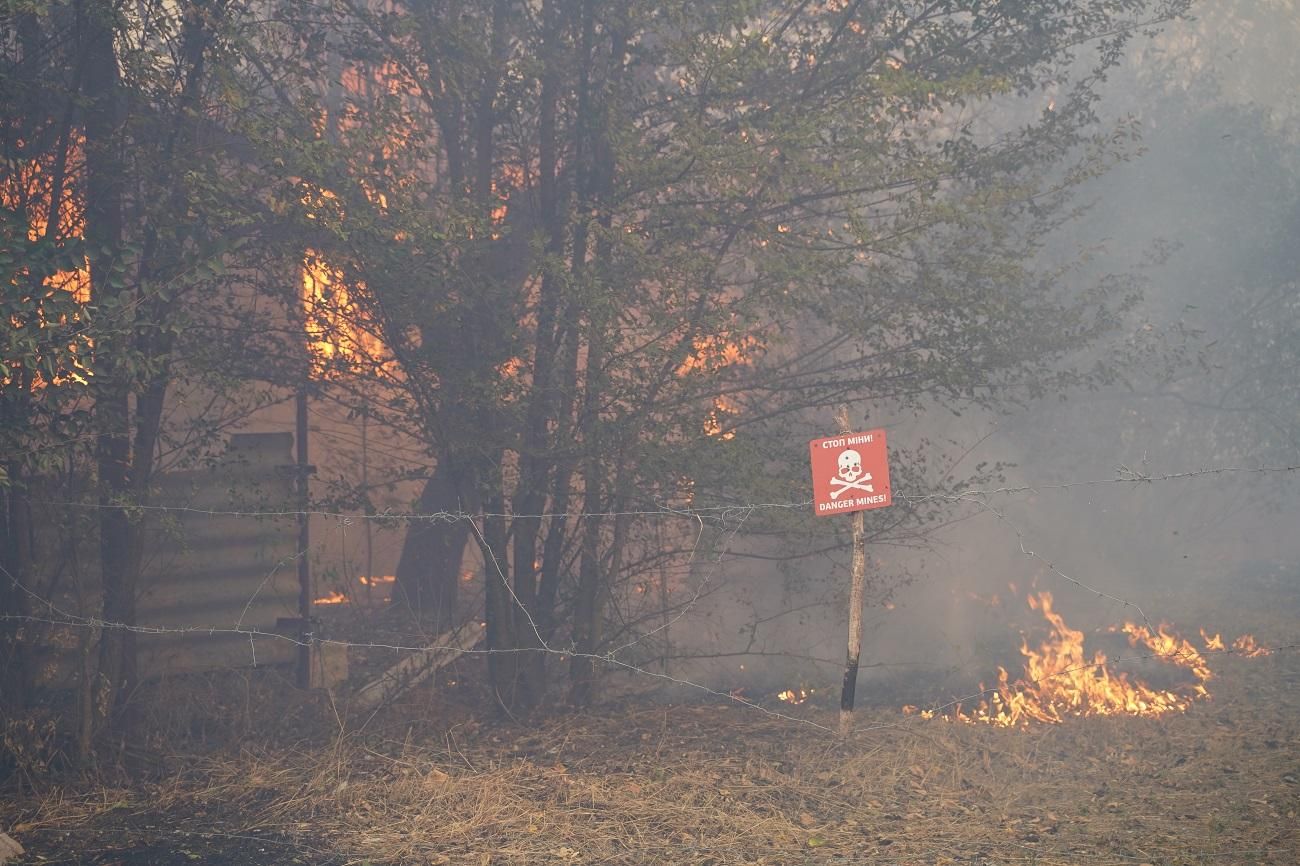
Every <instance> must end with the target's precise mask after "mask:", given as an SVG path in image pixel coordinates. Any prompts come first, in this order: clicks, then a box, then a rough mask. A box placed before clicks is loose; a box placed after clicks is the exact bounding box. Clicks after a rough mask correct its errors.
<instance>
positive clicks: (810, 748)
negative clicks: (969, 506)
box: [15, 654, 1300, 866]
mask: <svg viewBox="0 0 1300 866" xmlns="http://www.w3.org/2000/svg"><path fill="white" fill-rule="evenodd" d="M1219 667H1220V669H1221V671H1222V676H1221V678H1220V680H1219V689H1218V695H1217V696H1216V699H1215V700H1214V702H1212V703H1207V704H1200V705H1198V706H1196V707H1195V708H1194V709H1193V710H1192V711H1191V712H1189V713H1188V714H1187V715H1183V716H1175V717H1171V718H1166V719H1161V720H1157V721H1150V720H1140V719H1087V720H1079V721H1075V722H1071V723H1068V724H1065V725H1060V726H1054V727H1038V728H1034V729H1031V730H1027V731H1018V730H1000V729H992V728H982V727H974V726H966V725H953V724H950V723H946V722H942V721H937V720H934V721H929V722H926V721H922V720H919V719H916V718H905V717H902V716H900V715H898V714H897V713H894V712H892V711H890V712H885V711H881V712H875V713H866V714H863V717H862V718H861V720H860V721H861V724H862V727H863V730H860V731H859V732H858V733H857V734H855V735H854V736H852V737H851V738H850V739H849V740H848V741H839V740H836V739H834V738H831V737H829V736H827V735H826V734H824V733H823V732H821V731H818V730H817V729H815V728H813V727H811V726H807V725H802V724H799V723H798V722H791V721H785V720H781V719H774V718H771V717H767V716H764V715H762V714H759V713H757V712H756V711H754V710H749V709H745V708H740V707H734V706H731V707H729V706H694V707H668V706H640V707H637V708H634V709H631V710H627V709H624V710H621V711H620V710H608V711H606V712H604V713H602V714H597V715H586V716H583V715H570V716H565V717H560V718H556V719H552V720H550V721H549V722H547V723H545V724H542V725H540V726H539V727H538V728H535V729H532V730H524V729H522V728H518V727H509V728H506V727H492V726H480V725H477V724H474V723H467V724H464V725H461V726H459V727H458V728H456V729H453V730H449V731H446V732H445V733H444V736H443V737H442V738H441V740H440V741H438V742H430V741H428V740H427V739H426V740H425V741H423V742H415V741H407V742H388V741H382V740H377V739H376V738H373V737H371V738H369V739H366V738H362V737H359V736H347V737H340V738H337V739H335V740H334V741H333V743H331V744H329V745H328V746H326V747H324V748H322V749H320V750H317V751H305V750H295V751H284V752H276V753H251V752H244V753H242V754H240V755H237V756H234V757H225V758H220V759H212V760H209V761H207V762H205V763H203V764H200V765H195V766H192V767H190V768H188V769H187V770H186V771H185V772H183V773H178V774H176V775H175V776H173V777H172V778H170V779H169V780H167V781H166V782H165V783H162V784H158V785H156V786H153V787H150V788H148V789H142V788H134V789H121V790H106V791H101V792H99V793H98V794H96V795H95V796H94V797H81V798H58V797H55V796H51V797H50V798H48V799H47V800H46V801H45V802H43V803H40V804H28V808H27V810H26V816H25V817H24V818H20V819H19V820H20V821H21V823H20V825H19V826H18V827H17V828H15V832H18V833H20V834H21V835H25V836H26V837H27V838H28V839H32V840H38V839H39V838H40V832H39V831H40V830H41V829H42V828H46V829H49V828H53V827H55V826H57V827H59V828H61V829H66V828H68V827H70V826H77V825H86V826H90V825H94V824H95V823H96V822H99V824H100V825H101V826H102V825H103V824H104V823H105V822H116V824H117V825H118V826H128V825H130V824H131V823H132V820H131V819H132V818H134V819H140V818H142V817H148V816H155V817H156V816H173V817H174V819H175V820H178V821H187V822H189V823H191V824H192V825H195V826H198V827H202V826H203V825H204V821H205V820H206V819H207V816H213V815H220V816H222V817H223V821H225V822H226V823H225V826H230V824H229V821H230V816H232V815H233V816H238V821H237V829H238V831H239V832H240V833H244V834H252V833H262V834H272V835H274V836H275V837H276V838H279V839H283V840H288V841H291V842H295V843H301V845H302V846H303V847H302V848H301V849H300V850H322V849H323V850H330V851H334V852H341V853H342V854H343V855H344V857H345V858H346V860H347V861H348V862H353V863H365V862H370V863H375V864H379V863H385V864H387V863H402V864H435V863H466V864H479V866H481V864H488V863H492V864H507V863H517V864H524V863H575V864H577V863H582V864H597V863H599V864H642V863H681V864H714V866H724V864H741V863H768V864H787V863H899V864H956V863H963V864H971V863H985V864H993V863H1034V864H1044V866H1046V864H1061V866H1065V864H1116V866H1119V864H1125V866H1134V864H1140V863H1150V864H1161V866H1176V864H1211V863H1214V864H1218V863H1231V864H1277V866H1282V864H1294V863H1296V862H1300V833H1298V831H1297V827H1298V826H1300V821H1297V813H1298V812H1300V698H1298V695H1297V691H1298V690H1297V689H1296V685H1297V683H1298V682H1300V659H1298V658H1297V657H1296V656H1295V655H1293V654H1289V655H1281V656H1276V657H1273V658H1270V659H1266V660H1257V661H1247V660H1242V659H1224V660H1223V661H1222V662H1221V663H1220V665H1219ZM800 712H802V713H804V714H806V715H807V717H808V718H809V719H815V720H817V721H819V722H822V723H828V722H830V721H831V715H830V713H829V712H828V711H826V710H819V709H817V708H800ZM31 847H32V848H33V849H34V850H35V849H37V848H38V847H39V846H38V845H36V844H33V845H32V846H31ZM124 862H129V861H124ZM267 862H282V861H280V860H273V861H267ZM305 862H314V861H312V860H311V859H308V860H307V861H305Z"/></svg>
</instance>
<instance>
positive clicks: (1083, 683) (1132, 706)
mask: <svg viewBox="0 0 1300 866" xmlns="http://www.w3.org/2000/svg"><path fill="white" fill-rule="evenodd" d="M1012 588H1013V589H1014V585H1013V586H1012ZM1028 602H1029V607H1030V608H1031V609H1033V610H1037V611H1041V612H1042V614H1043V617H1044V618H1045V619H1046V620H1047V621H1048V623H1050V624H1051V627H1052V631H1051V634H1050V635H1049V636H1048V638H1047V640H1045V641H1043V643H1042V644H1040V645H1039V647H1038V648H1037V649H1031V648H1030V646H1029V642H1028V641H1027V640H1024V641H1021V644H1020V652H1021V654H1022V655H1023V656H1024V657H1025V668H1024V674H1023V675H1022V676H1021V677H1020V678H1019V679H1017V680H1016V681H1015V682H1011V678H1010V675H1009V674H1008V673H1007V671H1006V669H1005V668H1001V667H999V668H998V684H997V686H996V687H995V688H993V689H985V687H984V684H983V683H981V684H980V691H981V692H991V694H990V696H989V698H988V699H987V700H986V699H981V700H980V701H979V703H978V704H977V705H976V706H975V707H974V708H973V709H972V710H971V711H969V712H967V711H965V710H964V709H963V708H962V706H961V705H960V704H957V705H956V706H955V707H954V709H953V710H952V712H951V713H950V714H949V713H940V712H937V711H935V710H922V709H918V708H917V707H915V706H912V705H910V704H909V705H907V706H904V707H903V712H904V713H907V714H917V715H920V717H921V718H923V719H931V718H935V717H936V716H938V717H940V718H943V719H947V720H949V721H961V722H968V723H972V724H976V723H977V724H989V725H997V726H1000V727H1027V726H1028V725H1029V724H1031V723H1033V722H1046V723H1049V724H1056V723H1059V722H1061V721H1064V720H1065V719H1066V718H1068V717H1070V716H1110V715H1121V714H1122V715H1132V716H1144V717H1154V716H1162V715H1165V714H1166V713H1172V712H1179V713H1181V712H1183V711H1185V710H1186V709H1187V708H1188V707H1189V706H1191V704H1192V702H1193V701H1195V700H1198V699H1202V698H1205V699H1208V698H1209V697H1210V693H1209V691H1208V690H1207V689H1206V685H1205V684H1206V683H1208V682H1209V681H1210V680H1212V679H1214V672H1213V671H1211V670H1210V666H1209V664H1208V662H1207V661H1206V659H1205V656H1204V655H1202V654H1201V652H1200V651H1199V650H1197V649H1196V647H1194V646H1193V645H1192V644H1191V642H1190V641H1188V640H1186V639H1185V638H1183V637H1181V636H1179V635H1178V634H1177V633H1175V632H1174V631H1173V630H1172V628H1171V627H1170V626H1169V625H1168V624H1167V623H1161V624H1160V625H1158V626H1156V627H1155V629H1154V630H1152V628H1151V627H1150V626H1149V625H1142V624H1138V623H1133V622H1126V623H1124V624H1123V625H1122V626H1115V627H1112V628H1111V629H1110V631H1111V632H1122V633H1123V634H1125V635H1127V636H1128V640H1129V644H1130V645H1132V646H1134V647H1142V648H1144V649H1146V650H1149V651H1150V652H1151V654H1152V655H1153V656H1154V657H1155V658H1158V659H1159V660H1161V661H1163V662H1165V663H1167V664H1171V665H1174V666H1176V667H1180V668H1183V669H1184V670H1186V671H1188V672H1189V673H1190V674H1191V675H1192V677H1193V679H1194V682H1193V683H1191V684H1190V685H1188V686H1185V687H1183V688H1182V689H1180V690H1178V691H1173V690H1167V689H1155V688H1152V687H1150V686H1148V685H1146V684H1145V683H1142V682H1139V681H1136V680H1131V679H1129V677H1128V674H1125V673H1117V672H1113V671H1111V670H1110V669H1109V668H1108V667H1107V660H1106V656H1105V654H1103V653H1100V652H1099V653H1094V654H1093V655H1092V656H1091V657H1089V656H1087V655H1086V654H1085V652H1084V647H1083V632H1081V631H1076V630H1075V629H1072V628H1070V627H1069V626H1067V625H1066V624H1065V620H1064V619H1063V618H1062V617H1061V615H1060V614H1059V613H1057V612H1056V611H1055V610H1053V608H1052V594H1051V593H1049V592H1042V593H1039V594H1038V595H1031V596H1030V597H1029V599H1028ZM1201 638H1202V639H1203V640H1204V641H1205V648H1206V651H1207V652H1225V651H1230V652H1234V653H1237V654H1239V655H1243V656H1245V657H1246V658H1257V657H1260V656H1266V655H1269V654H1270V653H1271V652H1272V650H1270V649H1268V648H1267V647H1261V646H1259V645H1258V644H1257V643H1256V642H1255V638H1254V637H1252V636H1251V635H1248V634H1247V635H1242V636H1241V637H1239V638H1237V639H1236V640H1235V641H1234V642H1233V644H1232V649H1231V650H1228V649H1227V648H1226V646H1225V644H1224V641H1223V638H1222V637H1221V636H1220V635H1219V634H1215V635H1213V636H1210V635H1209V634H1207V633H1206V631H1205V629H1201Z"/></svg>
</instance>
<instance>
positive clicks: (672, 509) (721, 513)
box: [30, 465, 1300, 526]
mask: <svg viewBox="0 0 1300 866" xmlns="http://www.w3.org/2000/svg"><path fill="white" fill-rule="evenodd" d="M1119 471H1120V475H1118V476H1117V477H1115V478H1093V479H1085V480H1082V481H1064V482H1057V483H1051V484H1021V485H1014V486H1005V487H996V488H990V489H980V488H971V489H969V490H961V491H958V492H956V493H924V494H910V493H907V492H899V491H897V490H895V491H893V498H894V499H895V500H898V501H900V502H906V503H909V504H921V503H925V502H952V503H961V502H970V501H976V502H978V501H980V500H985V499H989V498H992V497H995V496H1007V495H1011V494H1017V493H1039V492H1042V491H1046V490H1069V489H1071V488H1075V487H1095V486H1099V485H1105V484H1123V485H1138V484H1153V483H1157V482H1163V481H1181V480H1186V479H1191V478H1200V477H1204V476H1211V475H1223V474H1247V475H1260V474H1285V473H1291V472H1300V465H1297V466H1219V467H1211V468H1206V469H1194V470H1189V471H1185V472H1168V473H1161V474H1144V473H1140V472H1137V471H1135V470H1132V469H1129V468H1128V467H1126V466H1121V467H1119ZM30 501H31V502H32V504H34V505H47V506H52V507H59V508H82V509H89V510H104V509H114V510H123V511H140V512H174V513H182V514H197V515H202V516H209V517H254V518H258V517H260V518H276V517H302V516H306V517H327V518H333V519H338V520H340V521H342V522H343V524H344V525H345V526H351V525H352V523H353V521H365V520H373V521H380V522H383V521H403V520H406V521H429V522H443V523H455V522H458V521H461V520H475V519H478V518H485V517H501V518H506V519H542V520H544V519H547V518H555V517H564V518H569V519H582V518H587V517H601V518H605V517H674V516H675V517H681V518H689V519H697V518H698V519H703V518H715V519H720V520H722V521H723V522H725V521H726V520H727V518H729V517H738V516H741V515H745V516H748V515H750V514H752V513H753V512H755V511H760V510H793V509H798V508H809V507H811V506H812V504H813V500H812V499H800V500H795V501H784V502H743V503H726V504H718V505H703V506H676V505H668V504H663V505H658V506H656V507H654V508H641V509H632V510H627V511H547V512H542V513H539V514H523V513H514V512H492V511H477V512H466V511H430V512H418V511H410V512H407V511H392V510H390V509H385V510H383V511H378V512H376V513H374V514H364V513H353V512H345V511H326V510H323V509H305V510H295V509H274V510H248V511H244V510H237V509H213V508H194V507H191V506H186V505H148V504H140V505H135V504H131V503H119V502H85V501H80V500H59V499H40V498H38V499H32V500H30Z"/></svg>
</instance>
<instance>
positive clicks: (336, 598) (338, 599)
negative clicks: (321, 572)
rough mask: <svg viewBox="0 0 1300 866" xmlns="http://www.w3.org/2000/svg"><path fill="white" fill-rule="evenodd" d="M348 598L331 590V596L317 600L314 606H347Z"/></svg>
mask: <svg viewBox="0 0 1300 866" xmlns="http://www.w3.org/2000/svg"><path fill="white" fill-rule="evenodd" d="M347 603H348V597H347V596H346V595H344V594H343V593H341V592H339V591H338V590H337V589H335V590H331V591H330V594H329V595H326V596H323V597H321V598H318V599H316V600H315V601H313V602H312V604H347Z"/></svg>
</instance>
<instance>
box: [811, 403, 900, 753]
mask: <svg viewBox="0 0 1300 866" xmlns="http://www.w3.org/2000/svg"><path fill="white" fill-rule="evenodd" d="M835 420H836V422H837V423H838V424H839V428H840V435H839V436H829V437H826V438H824V439H814V440H812V441H811V442H809V443H808V453H809V459H810V462H811V464H812V480H813V509H814V513H816V514H817V515H818V516H819V517H827V516H830V515H833V514H852V515H853V577H852V583H851V584H850V586H849V640H848V649H847V651H846V653H845V660H844V685H843V687H842V688H841V690H840V726H839V727H840V734H841V735H842V736H847V735H848V733H849V730H850V729H851V727H852V723H853V701H854V695H855V693H856V691H857V685H858V661H859V659H860V657H861V654H862V588H863V585H864V583H865V582H866V572H867V539H866V525H865V520H864V518H863V512H864V511H868V510H870V509H872V508H884V507H885V506H887V505H890V504H892V503H893V496H892V495H891V493H890V489H889V459H888V452H887V451H886V448H885V431H884V430H868V431H865V432H863V433H853V432H851V431H850V428H849V411H848V408H847V407H844V406H841V407H840V409H839V411H838V412H837V413H836V416H835Z"/></svg>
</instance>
